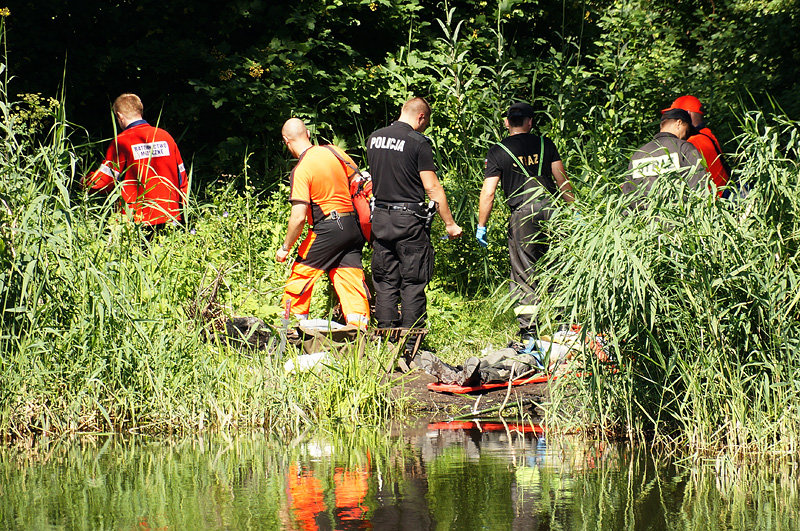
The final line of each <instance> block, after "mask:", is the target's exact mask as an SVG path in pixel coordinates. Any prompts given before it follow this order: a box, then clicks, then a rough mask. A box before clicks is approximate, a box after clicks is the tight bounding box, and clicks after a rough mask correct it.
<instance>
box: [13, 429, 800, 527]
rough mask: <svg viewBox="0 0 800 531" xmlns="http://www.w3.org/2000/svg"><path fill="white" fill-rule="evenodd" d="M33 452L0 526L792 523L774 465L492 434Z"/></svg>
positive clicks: (792, 483)
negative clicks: (689, 459) (678, 458)
mask: <svg viewBox="0 0 800 531" xmlns="http://www.w3.org/2000/svg"><path fill="white" fill-rule="evenodd" d="M40 452H41V454H40V455H37V456H31V455H30V454H24V453H15V452H14V451H11V450H0V528H3V529H42V528H49V527H66V528H75V529H102V528H114V529H199V528H202V529H241V528H253V529H303V530H308V529H366V528H374V529H624V528H629V529H639V528H642V529H649V528H656V529H720V528H722V529H726V528H727V529H754V528H785V529H792V528H794V527H795V525H794V524H795V523H796V522H797V521H798V520H800V518H798V517H800V503H799V502H798V481H797V477H796V475H795V473H794V470H795V469H793V468H791V467H790V466H787V467H785V468H775V469H771V468H770V467H766V466H742V465H735V464H733V463H731V462H730V461H727V460H719V461H714V462H710V463H708V464H707V465H706V464H704V463H691V465H692V466H691V467H689V466H688V465H686V464H681V463H676V462H673V461H671V460H666V459H661V458H659V457H658V456H656V455H653V454H652V453H650V452H648V451H647V450H646V449H644V448H630V447H626V446H620V445H608V444H599V443H598V444H586V443H579V442H577V441H571V440H568V439H561V440H557V441H556V440H552V441H546V440H545V439H544V437H543V434H542V433H541V430H538V429H537V428H536V427H534V426H530V425H528V426H526V425H514V424H505V423H502V422H500V423H472V422H469V423H445V424H430V425H427V426H424V427H422V428H421V429H417V430H406V431H405V432H404V433H402V434H400V435H398V436H388V435H387V434H385V433H383V432H377V431H368V430H362V431H358V432H355V433H349V434H340V435H334V434H326V435H324V436H322V435H320V436H315V437H313V438H309V439H305V440H301V441H277V440H273V439H269V438H265V437H263V436H260V435H257V434H251V435H247V436H241V437H236V438H234V439H228V438H225V437H222V436H217V437H213V438H195V439H186V440H182V441H178V442H175V441H152V440H149V439H145V438H134V439H131V438H127V439H126V438H121V437H107V438H96V439H83V440H81V441H79V442H77V443H73V444H61V445H58V446H54V447H51V448H40Z"/></svg>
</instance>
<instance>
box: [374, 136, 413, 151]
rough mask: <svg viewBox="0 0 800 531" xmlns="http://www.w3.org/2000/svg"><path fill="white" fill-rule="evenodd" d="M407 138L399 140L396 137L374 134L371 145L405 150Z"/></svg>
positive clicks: (375, 147)
mask: <svg viewBox="0 0 800 531" xmlns="http://www.w3.org/2000/svg"><path fill="white" fill-rule="evenodd" d="M405 145H406V141H405V140H398V139H396V138H391V137H389V138H386V137H385V136H374V137H372V138H371V139H370V141H369V147H370V148H374V149H393V150H394V151H403V147H405Z"/></svg>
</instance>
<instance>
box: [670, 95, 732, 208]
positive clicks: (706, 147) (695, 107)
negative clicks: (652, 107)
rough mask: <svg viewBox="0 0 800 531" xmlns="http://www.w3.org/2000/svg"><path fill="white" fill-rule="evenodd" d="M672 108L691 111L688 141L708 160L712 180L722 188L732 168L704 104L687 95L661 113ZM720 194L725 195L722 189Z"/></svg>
mask: <svg viewBox="0 0 800 531" xmlns="http://www.w3.org/2000/svg"><path fill="white" fill-rule="evenodd" d="M671 109H683V110H684V111H686V112H688V113H689V116H690V117H691V118H692V127H693V129H694V130H693V131H692V134H691V135H690V136H689V138H688V142H689V143H690V144H692V145H693V146H694V147H696V148H697V150H698V151H699V152H700V153H701V154H702V155H703V158H704V159H705V161H706V167H707V168H708V172H709V173H710V174H711V180H712V181H714V184H716V185H717V187H718V188H722V187H723V186H725V185H726V184H728V181H729V180H730V177H731V168H730V166H729V165H728V163H727V161H726V160H725V156H724V155H723V153H722V148H721V147H720V143H719V140H717V137H716V136H714V133H712V132H711V129H709V128H708V126H707V125H706V124H705V121H704V120H703V115H704V112H703V104H702V103H701V102H700V100H699V99H697V98H696V97H695V96H691V95H686V96H681V97H680V98H677V99H676V100H675V101H673V102H672V105H670V106H669V107H667V108H666V109H663V110H662V111H661V113H662V114H663V113H665V112H667V111H669V110H671ZM718 193H719V195H720V196H722V195H723V191H722V190H720V191H719V192H718Z"/></svg>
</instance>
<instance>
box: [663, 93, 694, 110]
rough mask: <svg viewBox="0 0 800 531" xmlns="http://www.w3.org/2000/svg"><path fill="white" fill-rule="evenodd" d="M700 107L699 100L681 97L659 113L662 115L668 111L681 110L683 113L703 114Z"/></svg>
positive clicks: (691, 97)
mask: <svg viewBox="0 0 800 531" xmlns="http://www.w3.org/2000/svg"><path fill="white" fill-rule="evenodd" d="M702 107H703V104H702V103H700V100H698V99H697V98H695V97H694V96H681V97H680V98H678V99H677V100H675V101H673V102H672V105H670V106H669V107H667V108H666V109H663V110H662V111H661V112H662V113H664V112H667V111H668V110H670V109H683V110H684V111H689V112H696V113H697V114H703V111H701V110H700V109H701V108H702Z"/></svg>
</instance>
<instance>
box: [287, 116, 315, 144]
mask: <svg viewBox="0 0 800 531" xmlns="http://www.w3.org/2000/svg"><path fill="white" fill-rule="evenodd" d="M281 135H283V137H284V138H285V139H288V140H296V139H298V138H300V137H301V136H303V137H306V138H308V129H306V124H304V123H303V120H301V119H300V118H289V119H288V120H286V123H285V124H283V129H281Z"/></svg>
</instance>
